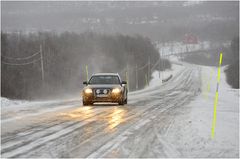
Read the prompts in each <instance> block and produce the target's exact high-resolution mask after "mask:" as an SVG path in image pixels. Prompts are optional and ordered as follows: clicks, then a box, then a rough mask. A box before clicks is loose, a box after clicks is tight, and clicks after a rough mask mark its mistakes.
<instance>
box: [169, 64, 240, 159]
mask: <svg viewBox="0 0 240 159" xmlns="http://www.w3.org/2000/svg"><path fill="white" fill-rule="evenodd" d="M201 75H202V93H201V95H200V96H198V97H197V98H196V99H195V100H193V101H192V102H191V103H190V104H188V105H186V106H184V108H185V112H182V113H183V114H182V115H179V116H176V119H175V123H174V126H173V129H172V130H171V131H178V135H177V136H176V132H172V133H170V134H169V136H168V141H169V142H172V143H175V146H176V149H178V150H180V151H181V153H182V156H184V157H228V158H229V157H234V158H237V157H239V90H238V89H232V88H231V87H230V86H229V85H228V84H227V83H226V77H225V74H224V69H223V68H222V69H221V81H220V85H219V91H218V92H219V98H218V99H219V100H218V105H217V119H216V128H215V137H214V138H213V139H212V138H211V132H212V120H213V111H214V99H215V93H216V85H217V68H216V67H201ZM171 131H169V132H171Z"/></svg>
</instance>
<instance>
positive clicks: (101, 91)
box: [94, 88, 111, 95]
mask: <svg viewBox="0 0 240 159" xmlns="http://www.w3.org/2000/svg"><path fill="white" fill-rule="evenodd" d="M110 91H111V90H110V89H108V88H97V89H94V94H95V95H108V94H109V93H110Z"/></svg>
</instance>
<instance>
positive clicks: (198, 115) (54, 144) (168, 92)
mask: <svg viewBox="0 0 240 159" xmlns="http://www.w3.org/2000/svg"><path fill="white" fill-rule="evenodd" d="M170 59H171V60H172V61H173V67H172V69H171V70H167V71H164V72H161V73H160V77H161V78H165V77H167V76H169V75H173V77H172V78H171V79H170V80H169V81H167V82H165V83H161V80H162V79H161V78H160V79H159V74H158V72H154V73H153V74H152V76H153V79H152V81H151V82H150V86H149V87H146V88H144V89H143V90H139V91H135V92H131V93H129V98H128V100H129V102H128V104H127V105H125V106H117V105H105V104H103V105H97V106H96V105H95V106H85V107H83V106H82V105H81V99H80V98H78V99H70V100H56V101H46V102H27V101H9V100H8V99H5V98H1V99H2V101H1V104H2V105H1V108H2V111H1V119H2V120H1V126H2V132H1V138H2V139H1V144H2V145H1V154H2V157H24V158H25V157H147V158H149V157H155V158H156V157H191V158H192V157H234V158H238V157H239V90H235V89H231V88H230V86H229V85H228V84H227V83H226V80H225V75H224V72H223V68H222V73H221V82H220V87H219V102H218V107H217V122H216V131H215V138H214V139H212V138H211V128H212V118H213V102H214V96H215V89H216V75H217V68H214V67H203V66H197V65H192V64H187V63H183V62H179V61H177V59H176V58H174V57H171V58H170ZM211 77H212V78H211Z"/></svg>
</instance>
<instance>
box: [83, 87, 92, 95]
mask: <svg viewBox="0 0 240 159" xmlns="http://www.w3.org/2000/svg"><path fill="white" fill-rule="evenodd" d="M84 92H85V93H87V94H90V93H92V89H90V88H87V89H85V90H84Z"/></svg>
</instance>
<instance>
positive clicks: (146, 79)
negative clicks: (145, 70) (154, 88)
mask: <svg viewBox="0 0 240 159" xmlns="http://www.w3.org/2000/svg"><path fill="white" fill-rule="evenodd" d="M145 81H146V86H148V85H149V84H148V78H147V75H146V74H145Z"/></svg>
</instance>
